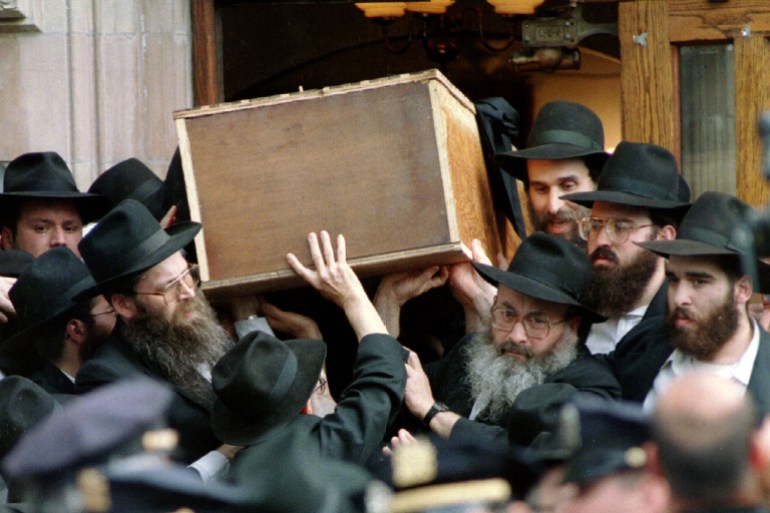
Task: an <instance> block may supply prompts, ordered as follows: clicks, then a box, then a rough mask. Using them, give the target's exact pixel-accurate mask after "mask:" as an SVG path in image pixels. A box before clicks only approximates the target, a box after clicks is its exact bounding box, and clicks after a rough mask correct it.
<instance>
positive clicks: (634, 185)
mask: <svg viewBox="0 0 770 513" xmlns="http://www.w3.org/2000/svg"><path fill="white" fill-rule="evenodd" d="M689 196H690V191H689V187H687V184H686V183H685V182H684V180H683V179H681V177H680V175H679V169H678V167H677V163H676V159H675V158H674V156H673V155H672V154H671V153H670V152H669V151H668V150H666V149H664V148H661V147H660V146H656V145H654V144H642V143H631V142H621V143H620V144H619V145H618V146H617V148H616V149H615V152H614V154H613V155H612V156H610V158H609V159H608V160H607V162H606V164H605V165H604V168H603V169H602V174H601V178H600V179H599V185H598V187H597V189H596V190H595V191H592V192H583V193H576V194H568V195H566V196H564V197H563V198H564V199H566V200H569V201H572V202H574V203H577V204H579V205H583V206H585V207H589V208H591V215H590V217H585V218H583V219H581V220H580V222H579V224H578V232H579V234H580V236H581V238H582V239H583V240H585V241H586V242H587V247H586V249H587V253H588V257H589V259H590V260H591V280H590V284H589V288H588V291H587V293H586V303H587V304H588V305H590V306H591V307H592V308H593V309H594V310H596V311H597V312H599V313H601V314H602V315H604V316H605V317H607V319H608V320H607V321H606V322H603V323H598V324H594V325H593V327H592V329H591V333H590V334H589V336H588V340H587V342H586V344H587V346H588V349H589V350H590V351H591V352H592V353H593V354H604V353H609V352H611V351H612V350H613V349H614V348H615V347H616V346H617V344H618V343H619V341H620V340H621V339H622V338H623V337H624V336H626V335H627V334H628V333H629V332H630V331H631V330H632V329H633V328H635V327H636V326H637V325H638V324H639V323H640V322H641V321H642V320H643V319H650V318H652V317H655V316H659V315H665V312H666V289H665V286H664V283H665V268H664V261H663V258H661V257H659V256H658V255H655V254H653V253H651V252H648V251H645V250H643V249H642V248H640V247H639V246H638V245H637V243H640V242H647V241H651V240H672V239H674V238H675V237H676V224H677V221H678V220H679V219H681V217H682V215H684V212H686V209H687V207H688V206H689V205H688V204H687V201H688V200H689Z"/></svg>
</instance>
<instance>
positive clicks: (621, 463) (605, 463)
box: [564, 449, 631, 484]
mask: <svg viewBox="0 0 770 513" xmlns="http://www.w3.org/2000/svg"><path fill="white" fill-rule="evenodd" d="M630 468H631V467H630V466H629V465H628V463H627V461H626V457H625V452H623V451H613V450H606V449H605V450H602V449H594V450H592V451H590V452H583V453H581V452H578V453H577V454H574V455H573V456H572V457H571V458H570V460H569V462H568V463H567V471H566V473H565V474H564V482H565V483H576V484H582V483H587V482H589V481H594V480H596V479H599V478H601V477H604V476H608V475H610V474H613V473H615V472H618V471H620V470H626V469H630Z"/></svg>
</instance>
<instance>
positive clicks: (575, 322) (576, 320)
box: [569, 315, 583, 333]
mask: <svg viewBox="0 0 770 513" xmlns="http://www.w3.org/2000/svg"><path fill="white" fill-rule="evenodd" d="M582 320H583V318H582V317H580V316H579V315H574V316H572V319H570V320H569V327H570V329H572V332H573V333H577V332H578V328H580V322H581V321H582Z"/></svg>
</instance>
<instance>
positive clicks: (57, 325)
mask: <svg viewBox="0 0 770 513" xmlns="http://www.w3.org/2000/svg"><path fill="white" fill-rule="evenodd" d="M72 319H77V320H79V321H82V322H83V323H84V324H85V325H86V326H87V327H88V328H93V326H94V320H93V318H92V317H91V301H90V300H85V301H81V302H79V303H78V304H77V305H75V306H74V307H72V308H70V309H69V310H67V311H66V312H64V313H62V314H60V315H57V316H56V318H54V319H52V320H51V321H49V322H47V323H46V325H45V326H44V327H42V328H41V332H40V335H39V336H37V337H36V338H35V349H37V352H38V354H39V355H40V356H41V357H42V358H43V359H45V360H47V361H49V362H51V363H56V362H58V361H59V360H60V359H61V357H62V353H63V352H64V341H65V339H66V333H65V330H66V328H67V323H68V322H69V321H70V320H72Z"/></svg>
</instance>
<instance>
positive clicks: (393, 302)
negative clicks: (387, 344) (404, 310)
mask: <svg viewBox="0 0 770 513" xmlns="http://www.w3.org/2000/svg"><path fill="white" fill-rule="evenodd" d="M448 277H449V272H448V271H447V269H446V268H445V267H439V266H437V265H434V266H433V267H429V268H427V269H425V270H422V271H410V272H404V273H396V274H391V275H388V276H385V277H384V278H383V279H382V281H381V282H380V286H379V287H378V288H377V293H376V294H375V296H374V307H375V308H376V309H377V312H378V313H379V314H380V317H382V319H383V320H384V321H385V326H387V328H388V332H389V333H390V334H391V335H392V336H394V337H398V334H399V324H400V317H401V307H402V306H404V304H405V303H406V302H407V301H409V300H410V299H412V298H415V297H417V296H419V295H421V294H424V293H425V292H427V291H429V290H430V289H433V288H436V287H440V286H442V285H444V284H445V283H446V281H447V278H448Z"/></svg>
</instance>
